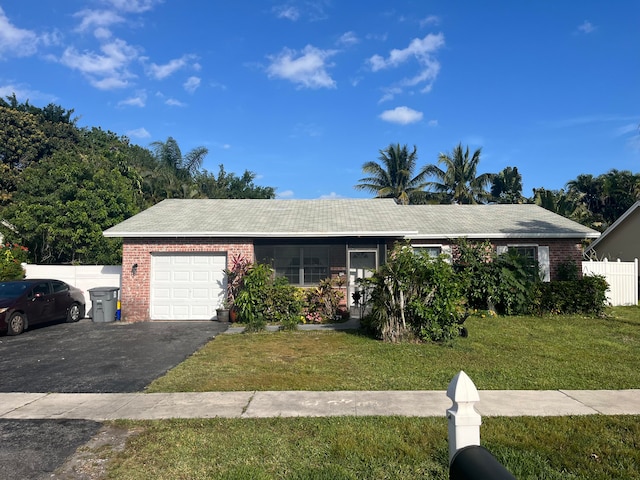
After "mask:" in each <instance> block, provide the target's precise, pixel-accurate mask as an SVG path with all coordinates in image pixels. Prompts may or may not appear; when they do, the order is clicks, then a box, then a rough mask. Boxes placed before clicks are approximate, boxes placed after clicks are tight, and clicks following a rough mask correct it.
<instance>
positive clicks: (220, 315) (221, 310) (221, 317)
mask: <svg viewBox="0 0 640 480" xmlns="http://www.w3.org/2000/svg"><path fill="white" fill-rule="evenodd" d="M216 319H217V320H218V321H219V322H228V321H229V305H228V303H227V301H226V300H223V302H222V305H221V306H220V307H218V308H216Z"/></svg>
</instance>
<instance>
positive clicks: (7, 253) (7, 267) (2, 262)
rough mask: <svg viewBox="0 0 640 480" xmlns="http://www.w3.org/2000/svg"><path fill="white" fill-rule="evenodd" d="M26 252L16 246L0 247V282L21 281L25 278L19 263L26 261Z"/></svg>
mask: <svg viewBox="0 0 640 480" xmlns="http://www.w3.org/2000/svg"><path fill="white" fill-rule="evenodd" d="M27 253H28V250H27V249H26V248H25V247H21V246H20V245H18V244H15V243H14V244H10V243H7V244H6V245H0V281H6V280H21V279H23V278H24V277H25V271H24V268H22V264H21V262H24V261H26V258H27Z"/></svg>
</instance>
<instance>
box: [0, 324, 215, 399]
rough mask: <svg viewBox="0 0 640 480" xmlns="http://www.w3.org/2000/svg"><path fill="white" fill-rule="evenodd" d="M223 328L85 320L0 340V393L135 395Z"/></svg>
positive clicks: (202, 325) (28, 331)
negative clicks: (114, 393) (126, 393)
mask: <svg viewBox="0 0 640 480" xmlns="http://www.w3.org/2000/svg"><path fill="white" fill-rule="evenodd" d="M227 325H228V324H224V323H219V322H143V323H129V324H128V323H121V322H113V323H93V322H92V321H91V320H88V319H85V320H81V321H80V322H78V323H61V324H55V325H49V326H46V327H42V328H37V329H33V330H27V331H26V332H24V333H23V334H21V335H18V336H15V337H9V336H1V337H0V372H2V373H0V392H32V393H44V392H56V393H112V392H139V391H142V390H144V388H145V387H146V386H147V385H148V384H149V383H151V381H153V380H154V379H156V378H158V377H160V376H162V375H163V374H164V373H166V372H167V371H168V370H170V369H171V368H173V367H174V366H176V365H177V364H179V363H180V362H182V361H183V360H184V359H186V358H187V357H188V356H190V355H191V354H193V353H194V352H195V351H196V350H198V349H199V348H200V347H202V346H203V345H204V344H205V343H207V342H208V341H209V340H211V339H212V338H214V337H215V336H216V335H218V334H219V333H221V332H223V331H224V330H226V328H227Z"/></svg>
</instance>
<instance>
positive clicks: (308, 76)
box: [267, 45, 336, 88]
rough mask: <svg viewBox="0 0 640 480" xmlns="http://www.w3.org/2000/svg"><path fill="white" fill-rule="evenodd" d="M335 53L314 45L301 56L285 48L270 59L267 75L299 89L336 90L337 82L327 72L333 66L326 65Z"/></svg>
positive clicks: (307, 47)
mask: <svg viewBox="0 0 640 480" xmlns="http://www.w3.org/2000/svg"><path fill="white" fill-rule="evenodd" d="M335 53H336V51H335V50H321V49H319V48H316V47H314V46H312V45H307V46H306V47H304V49H303V50H302V52H301V53H300V54H299V53H298V52H296V51H295V50H291V49H289V48H284V49H283V50H282V51H281V52H280V53H279V54H278V55H277V56H271V57H269V58H270V60H271V65H269V66H268V67H267V74H268V75H269V77H277V78H283V79H285V80H289V81H291V82H293V83H296V84H298V86H299V87H306V88H335V87H336V82H335V81H334V80H333V79H332V78H331V76H330V75H329V74H328V73H327V70H326V68H327V67H330V66H332V65H330V64H327V63H326V61H327V59H328V58H330V57H331V56H332V55H334V54H335Z"/></svg>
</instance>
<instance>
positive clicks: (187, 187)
mask: <svg viewBox="0 0 640 480" xmlns="http://www.w3.org/2000/svg"><path fill="white" fill-rule="evenodd" d="M151 148H152V151H153V154H154V156H155V159H156V162H157V163H156V166H155V168H154V170H153V171H151V172H146V174H143V177H145V178H146V180H147V182H149V183H151V184H153V186H152V190H154V191H156V192H157V191H158V190H160V192H159V195H158V196H159V197H161V198H197V197H198V196H199V192H198V187H197V185H196V183H195V177H196V175H197V174H198V172H199V171H200V167H201V166H202V162H203V161H204V158H205V157H206V156H207V154H208V153H209V150H208V149H207V148H206V147H196V148H194V149H193V150H191V151H189V152H188V153H187V154H185V155H184V156H183V155H182V152H181V151H180V147H179V146H178V142H176V140H175V139H174V138H172V137H169V138H167V140H166V141H165V142H161V141H156V142H152V143H151Z"/></svg>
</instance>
